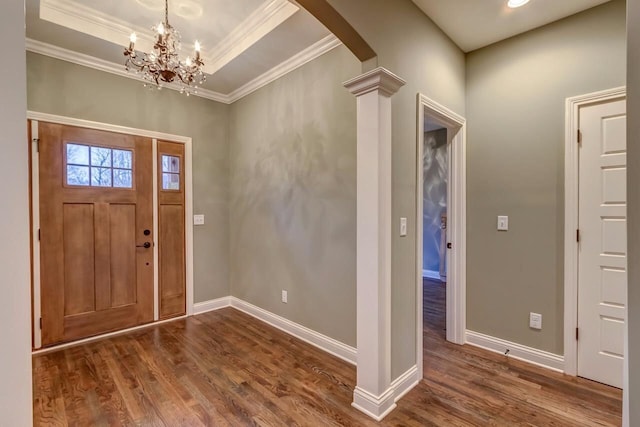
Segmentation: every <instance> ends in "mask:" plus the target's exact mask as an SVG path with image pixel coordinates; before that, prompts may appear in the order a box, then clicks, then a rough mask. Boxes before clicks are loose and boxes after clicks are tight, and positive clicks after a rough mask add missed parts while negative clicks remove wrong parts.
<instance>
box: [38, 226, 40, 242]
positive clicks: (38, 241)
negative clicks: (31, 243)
mask: <svg viewBox="0 0 640 427" xmlns="http://www.w3.org/2000/svg"><path fill="white" fill-rule="evenodd" d="M39 241H40V229H39V228H38V242H39Z"/></svg>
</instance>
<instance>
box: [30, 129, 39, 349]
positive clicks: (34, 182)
mask: <svg viewBox="0 0 640 427" xmlns="http://www.w3.org/2000/svg"><path fill="white" fill-rule="evenodd" d="M38 137H39V135H38V121H37V120H32V121H31V138H32V139H31V141H29V143H30V144H31V159H29V161H30V162H31V218H32V230H33V231H32V232H33V240H32V250H33V258H32V259H33V273H32V274H33V277H32V279H33V280H32V282H33V331H32V333H33V346H34V348H40V347H42V329H40V317H41V316H42V313H41V311H42V309H41V305H40V302H41V301H40V298H41V295H42V294H41V291H42V290H41V289H40V239H39V238H38V237H39V236H38V232H39V230H40V185H39V182H40V154H39V153H38Z"/></svg>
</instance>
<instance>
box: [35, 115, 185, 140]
mask: <svg viewBox="0 0 640 427" xmlns="http://www.w3.org/2000/svg"><path fill="white" fill-rule="evenodd" d="M27 118H28V119H31V120H38V121H42V122H50V123H58V124H61V125H67V126H77V127H82V128H88V129H97V130H104V131H108V132H115V133H124V134H128V135H137V136H144V137H147V138H151V139H153V138H156V139H163V140H165V141H172V142H180V143H183V144H191V137H188V136H181V135H172V134H170V133H164V132H156V131H152V130H145V129H138V128H132V127H127V126H120V125H112V124H109V123H100V122H94V121H91V120H83V119H75V118H73V117H65V116H58V115H56V114H48V113H39V112H37V111H27Z"/></svg>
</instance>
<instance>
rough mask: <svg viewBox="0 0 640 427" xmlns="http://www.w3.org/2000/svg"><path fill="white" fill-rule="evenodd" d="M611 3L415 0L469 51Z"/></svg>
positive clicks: (599, 0) (602, 0)
mask: <svg viewBox="0 0 640 427" xmlns="http://www.w3.org/2000/svg"><path fill="white" fill-rule="evenodd" d="M608 1H609V0H531V1H530V2H529V3H527V4H526V5H524V6H522V7H519V8H516V9H510V8H509V7H507V0H413V2H414V3H415V4H416V5H417V6H418V7H419V8H420V9H422V11H423V12H424V13H426V14H427V16H429V17H430V18H431V19H432V20H433V21H434V22H435V23H436V24H437V25H438V26H439V27H440V28H441V29H442V31H444V32H445V33H447V34H448V35H449V37H451V39H452V40H453V41H454V43H456V44H457V45H458V47H460V49H462V50H463V51H465V52H471V51H473V50H476V49H479V48H481V47H484V46H488V45H490V44H492V43H495V42H497V41H500V40H504V39H507V38H509V37H512V36H515V35H517V34H520V33H524V32H525V31H529V30H532V29H534V28H537V27H540V26H542V25H545V24H548V23H551V22H553V21H557V20H558V19H562V18H565V17H567V16H570V15H573V14H575V13H578V12H581V11H583V10H586V9H589V8H592V7H594V6H597V5H599V4H602V3H606V2H608Z"/></svg>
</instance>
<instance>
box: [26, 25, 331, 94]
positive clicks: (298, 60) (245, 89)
mask: <svg viewBox="0 0 640 427" xmlns="http://www.w3.org/2000/svg"><path fill="white" fill-rule="evenodd" d="M340 45H342V42H340V40H339V39H338V38H337V37H336V36H334V35H333V34H330V35H328V36H326V37H324V38H323V39H321V40H319V41H317V42H316V43H314V44H313V45H311V46H309V47H308V48H306V49H304V50H302V51H300V52H298V53H297V54H295V55H293V56H292V57H291V58H289V59H287V60H286V61H284V62H282V63H280V64H278V65H276V66H275V67H273V68H272V69H270V70H268V71H266V72H265V73H263V74H261V75H260V76H258V77H256V78H255V79H253V80H251V81H250V82H248V83H245V84H244V85H242V86H240V87H239V88H237V89H235V90H234V91H232V92H230V93H229V94H223V93H220V92H214V91H212V90H208V89H203V88H198V91H197V92H196V93H195V94H194V96H199V97H201V98H206V99H210V100H212V101H216V102H220V103H223V104H232V103H234V102H236V101H238V100H239V99H242V98H244V97H245V96H247V95H249V94H251V93H253V92H255V91H256V90H258V89H260V88H262V87H264V86H266V85H268V84H269V83H272V82H273V81H275V80H277V79H279V78H280V77H282V76H284V75H286V74H288V73H290V72H291V71H293V70H295V69H297V68H299V67H301V66H303V65H304V64H306V63H308V62H311V61H313V60H314V59H316V58H318V57H320V56H322V55H324V54H325V53H327V52H329V51H331V50H333V49H334V48H336V47H338V46H340ZM27 50H28V51H30V52H34V53H38V54H40V55H45V56H50V57H52V58H56V59H60V60H62V61H67V62H71V63H73V64H78V65H82V66H84V67H88V68H93V69H95V70H99V71H103V72H106V73H111V74H115V75H118V76H120V77H126V78H129V79H134V80H138V81H144V80H143V79H142V78H140V77H139V76H138V75H137V74H134V73H129V72H128V71H127V70H125V69H124V65H122V64H116V63H114V62H110V61H105V60H103V59H99V58H96V57H93V56H89V55H85V54H82V53H78V52H74V51H72V50H68V49H64V48H61V47H58V46H54V45H51V44H48V43H44V42H40V41H37V40H33V39H27ZM165 88H167V89H171V90H177V91H179V90H180V88H179V87H178V86H176V85H166V86H165Z"/></svg>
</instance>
